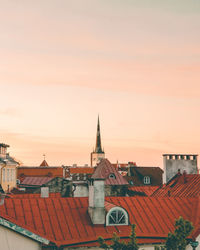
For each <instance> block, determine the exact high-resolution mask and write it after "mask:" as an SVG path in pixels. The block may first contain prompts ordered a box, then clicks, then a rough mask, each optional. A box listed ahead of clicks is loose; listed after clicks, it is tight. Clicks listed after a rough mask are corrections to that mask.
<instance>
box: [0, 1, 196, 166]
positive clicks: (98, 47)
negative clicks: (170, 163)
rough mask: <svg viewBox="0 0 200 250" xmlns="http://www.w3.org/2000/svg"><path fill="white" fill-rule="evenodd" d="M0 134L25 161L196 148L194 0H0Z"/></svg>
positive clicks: (156, 162) (133, 156) (130, 156)
mask: <svg viewBox="0 0 200 250" xmlns="http://www.w3.org/2000/svg"><path fill="white" fill-rule="evenodd" d="M0 3H1V8H0V103H1V105H0V142H4V143H6V144H9V145H10V148H9V152H10V154H11V155H12V156H14V157H15V158H17V159H19V160H20V161H21V162H23V164H24V165H32V166H33V165H35V166H38V165H39V164H40V163H41V162H42V160H43V154H45V155H46V160H47V162H48V163H49V165H58V166H59V165H62V164H64V165H70V164H78V165H84V164H89V163H90V152H91V151H92V150H93V148H94V146H95V137H96V126H97V117H98V114H99V116H100V124H101V136H102V144H103V147H104V150H105V153H106V157H107V158H108V159H109V160H110V161H111V162H113V163H115V162H116V161H117V160H118V161H119V162H128V161H133V162H136V164H137V165H139V166H160V167H162V165H163V163H162V154H165V153H177V154H178V153H190V154H199V151H200V118H199V117H200V114H199V113H200V112H199V111H200V1H199V0H166V1H160V0H140V1H138V0H137V1H136V0H123V1H122V0H101V1H99V0H84V1H83V0H68V1H66V0H42V1H35V0H10V1H3V0H0Z"/></svg>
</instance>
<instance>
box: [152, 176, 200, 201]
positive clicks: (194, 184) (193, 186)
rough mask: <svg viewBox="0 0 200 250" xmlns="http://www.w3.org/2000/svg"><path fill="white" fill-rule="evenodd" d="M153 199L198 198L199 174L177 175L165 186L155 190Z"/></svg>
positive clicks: (199, 193) (199, 192)
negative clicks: (170, 197)
mask: <svg viewBox="0 0 200 250" xmlns="http://www.w3.org/2000/svg"><path fill="white" fill-rule="evenodd" d="M152 196H154V197H167V196H173V197H196V196H200V175H199V174H177V175H176V176H175V177H174V178H172V179H171V180H170V181H169V182H168V183H167V184H165V185H163V186H162V187H161V188H159V189H157V190H156V191H155V192H154V193H153V194H152Z"/></svg>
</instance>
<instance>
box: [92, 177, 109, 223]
mask: <svg viewBox="0 0 200 250" xmlns="http://www.w3.org/2000/svg"><path fill="white" fill-rule="evenodd" d="M104 181H105V180H104V179H90V181H89V207H88V213H89V215H90V218H91V221H92V223H93V224H96V225H102V224H105V204H104V203H105V190H104V188H105V185H104Z"/></svg>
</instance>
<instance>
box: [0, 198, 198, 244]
mask: <svg viewBox="0 0 200 250" xmlns="http://www.w3.org/2000/svg"><path fill="white" fill-rule="evenodd" d="M106 202H108V203H110V204H115V205H116V206H121V207H123V208H124V209H125V210H126V211H127V212H128V214H129V221H130V224H133V223H134V224H136V235H137V237H139V242H140V243H150V242H153V243H155V242H162V241H163V239H164V238H165V237H166V236H167V234H168V232H169V231H173V230H174V226H173V225H174V221H175V219H177V218H179V216H182V217H183V218H184V219H188V220H190V221H192V222H193V223H194V225H197V224H196V218H197V215H199V204H200V202H199V199H198V198H174V197H168V198H154V197H106ZM87 208H88V198H86V197H81V198H38V197H37V198H35V197H32V198H23V199H19V198H15V197H13V198H5V203H4V205H2V206H0V216H1V217H2V218H4V219H7V220H9V221H10V222H12V223H15V224H17V225H19V226H21V227H23V228H25V229H28V230H29V231H32V232H34V233H36V234H37V235H40V236H41V237H43V238H46V239H48V240H50V241H51V242H53V243H55V244H56V245H57V246H61V245H63V246H75V245H76V246H78V245H83V246H88V245H93V244H94V245H98V243H97V242H96V240H97V238H98V236H102V237H104V238H105V239H106V240H110V238H111V237H112V234H113V232H117V233H118V234H119V236H121V237H122V238H125V239H127V238H128V236H129V235H130V230H131V226H130V225H129V226H106V227H105V226H104V225H103V226H93V225H92V224H91V221H90V218H89V215H88V213H87ZM197 213H198V214H197ZM198 218H199V217H198ZM198 222H199V221H198ZM197 226H198V227H197V228H199V224H198V225H197ZM197 228H196V229H197Z"/></svg>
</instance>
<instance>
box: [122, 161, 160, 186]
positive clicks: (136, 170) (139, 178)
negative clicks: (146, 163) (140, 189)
mask: <svg viewBox="0 0 200 250" xmlns="http://www.w3.org/2000/svg"><path fill="white" fill-rule="evenodd" d="M129 172H130V173H129V176H126V177H125V178H126V180H127V181H133V183H134V186H143V185H144V177H145V176H149V177H150V183H151V185H152V186H160V185H161V184H162V174H163V170H162V169H161V168H159V167H139V166H133V167H130V170H129Z"/></svg>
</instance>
